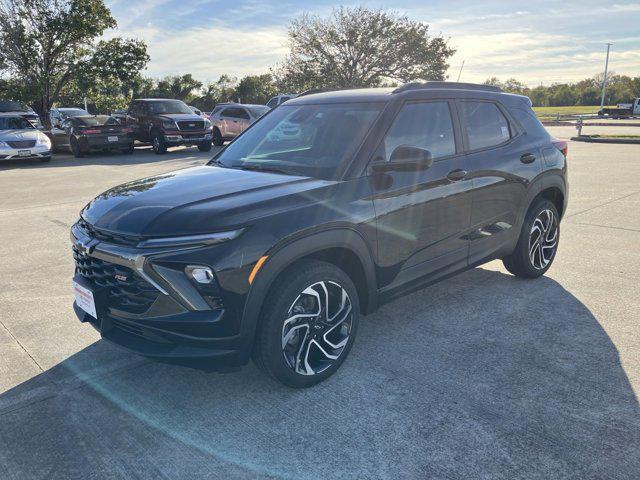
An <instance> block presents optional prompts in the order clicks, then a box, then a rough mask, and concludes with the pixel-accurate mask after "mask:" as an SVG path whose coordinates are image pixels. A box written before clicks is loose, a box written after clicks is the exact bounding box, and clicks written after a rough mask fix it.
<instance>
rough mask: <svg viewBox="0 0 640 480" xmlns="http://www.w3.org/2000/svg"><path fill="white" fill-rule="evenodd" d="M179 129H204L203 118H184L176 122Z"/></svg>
mask: <svg viewBox="0 0 640 480" xmlns="http://www.w3.org/2000/svg"><path fill="white" fill-rule="evenodd" d="M177 123H178V128H179V129H180V130H202V129H204V120H192V121H188V120H184V121H182V122H177Z"/></svg>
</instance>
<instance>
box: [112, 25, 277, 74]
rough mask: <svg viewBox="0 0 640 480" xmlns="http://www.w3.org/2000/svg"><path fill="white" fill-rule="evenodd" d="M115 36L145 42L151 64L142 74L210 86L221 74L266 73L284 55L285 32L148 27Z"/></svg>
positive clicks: (221, 27)
mask: <svg viewBox="0 0 640 480" xmlns="http://www.w3.org/2000/svg"><path fill="white" fill-rule="evenodd" d="M114 34H117V35H123V36H127V37H134V38H138V39H141V40H144V41H145V42H146V43H147V46H148V53H149V55H150V57H151V61H150V62H149V65H148V67H147V70H146V72H145V74H146V75H148V76H151V77H161V76H165V75H177V74H185V73H191V74H193V76H194V77H196V78H198V79H200V80H202V81H204V82H210V81H213V80H215V79H217V78H218V77H219V76H220V75H221V74H224V73H227V74H230V75H237V76H242V75H248V74H259V73H265V72H267V71H269V67H271V66H273V65H275V64H276V63H277V62H278V61H280V60H282V58H284V56H285V55H286V54H287V52H288V49H287V46H286V41H287V37H286V30H285V29H284V28H274V27H271V28H254V29H251V30H243V29H239V28H232V27H225V26H219V25H213V26H211V27H195V28H189V29H188V30H180V31H177V30H176V31H167V30H166V29H160V28H157V27H155V26H152V25H149V26H146V27H143V28H138V29H136V30H135V31H127V30H122V29H120V30H118V31H117V32H114Z"/></svg>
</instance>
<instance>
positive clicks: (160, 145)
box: [151, 132, 167, 155]
mask: <svg viewBox="0 0 640 480" xmlns="http://www.w3.org/2000/svg"><path fill="white" fill-rule="evenodd" d="M151 145H152V146H153V153H155V154H156V155H162V154H163V153H167V144H166V143H165V141H164V137H163V136H162V134H161V133H160V132H155V133H154V134H153V135H152V136H151Z"/></svg>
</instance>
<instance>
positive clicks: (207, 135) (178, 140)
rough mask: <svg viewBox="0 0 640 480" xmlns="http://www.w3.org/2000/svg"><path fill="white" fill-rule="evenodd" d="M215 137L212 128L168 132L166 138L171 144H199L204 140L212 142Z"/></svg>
mask: <svg viewBox="0 0 640 480" xmlns="http://www.w3.org/2000/svg"><path fill="white" fill-rule="evenodd" d="M212 139H213V133H212V131H211V130H203V131H194V132H189V133H186V132H181V131H176V132H173V131H171V132H166V133H165V135H164V140H165V142H166V143H168V144H170V145H197V144H199V143H203V142H207V141H208V142H210V141H211V140H212Z"/></svg>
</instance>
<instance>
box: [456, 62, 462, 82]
mask: <svg viewBox="0 0 640 480" xmlns="http://www.w3.org/2000/svg"><path fill="white" fill-rule="evenodd" d="M463 68H464V60H462V65H460V71H459V72H458V79H457V80H456V82H459V81H460V75H462V69H463Z"/></svg>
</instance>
